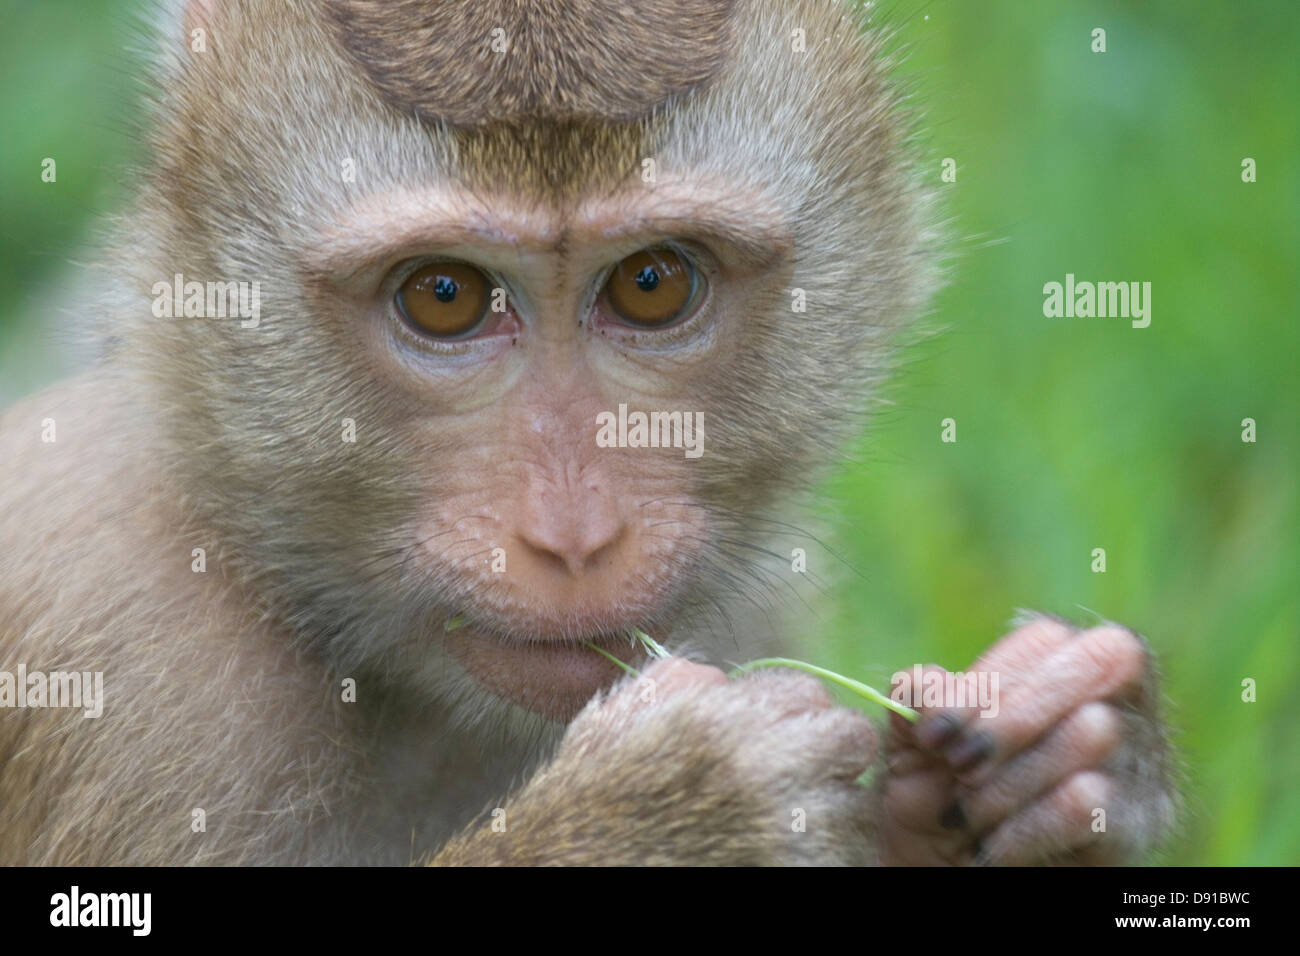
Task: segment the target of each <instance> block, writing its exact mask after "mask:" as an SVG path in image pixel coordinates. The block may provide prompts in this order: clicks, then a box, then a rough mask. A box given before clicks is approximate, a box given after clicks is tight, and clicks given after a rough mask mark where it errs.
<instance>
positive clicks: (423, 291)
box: [396, 262, 491, 339]
mask: <svg viewBox="0 0 1300 956" xmlns="http://www.w3.org/2000/svg"><path fill="white" fill-rule="evenodd" d="M490 286H491V283H490V282H489V281H488V277H487V276H485V275H484V274H483V273H482V272H480V271H479V270H478V269H475V268H474V267H473V266H471V265H466V264H465V263H463V262H435V263H432V264H430V265H427V266H423V267H421V268H419V269H417V270H416V271H415V272H413V273H411V275H410V276H409V277H408V278H407V280H406V281H405V282H403V283H402V287H401V288H400V289H398V290H397V296H396V302H397V308H398V310H399V311H400V312H401V313H402V317H403V318H404V319H406V322H407V324H408V325H410V326H411V327H412V328H413V329H415V330H416V331H417V332H422V333H424V334H425V335H431V336H433V337H434V338H439V339H455V338H461V337H463V336H466V335H468V334H469V333H470V332H473V331H474V330H475V329H476V328H478V326H479V324H480V323H481V322H482V321H483V316H484V315H485V314H486V313H487V306H488V298H489V288H490Z"/></svg>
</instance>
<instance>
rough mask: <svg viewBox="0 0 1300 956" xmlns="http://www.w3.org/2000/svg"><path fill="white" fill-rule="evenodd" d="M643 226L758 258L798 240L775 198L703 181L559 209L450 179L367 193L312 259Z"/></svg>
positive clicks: (357, 258) (318, 266) (379, 258)
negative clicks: (484, 193) (489, 195)
mask: <svg viewBox="0 0 1300 956" xmlns="http://www.w3.org/2000/svg"><path fill="white" fill-rule="evenodd" d="M636 235H645V236H648V237H657V238H681V239H696V240H700V241H704V242H708V241H709V240H713V241H716V242H721V243H725V244H726V245H727V246H729V247H730V248H731V249H733V250H735V252H736V253H737V254H738V255H739V256H740V257H741V258H742V259H744V260H745V261H746V263H747V264H749V265H753V266H758V265H762V264H764V263H767V262H769V261H774V260H777V259H780V258H781V257H783V256H784V255H786V254H788V253H789V252H790V251H791V249H792V239H791V236H790V230H789V228H788V226H787V224H786V218H785V215H784V211H783V210H782V209H780V207H779V206H778V205H777V204H776V203H774V202H773V201H771V200H770V199H767V198H766V197H759V196H756V195H752V194H745V193H741V192H738V191H737V190H736V189H735V187H734V186H733V185H728V186H727V187H726V188H725V189H714V188H709V187H701V186H700V185H699V184H698V183H692V184H685V183H664V184H661V185H657V186H655V187H654V189H653V190H646V191H643V192H630V193H624V194H621V195H617V196H613V197H608V198H604V199H600V200H593V201H589V202H587V203H584V204H583V205H581V206H580V207H578V208H577V209H576V210H574V211H573V212H572V213H570V214H568V215H564V214H562V213H561V212H560V211H559V210H555V209H548V208H544V207H543V208H538V207H529V206H525V205H512V204H511V203H510V202H508V201H503V202H501V203H493V204H492V205H488V204H487V203H486V202H484V201H482V200H481V199H480V200H478V201H471V200H469V199H468V198H467V196H466V194H465V193H464V192H463V191H461V192H456V191H453V190H451V189H450V188H433V189H425V190H399V191H391V192H385V193H376V194H372V195H370V196H368V197H365V198H364V199H362V200H361V201H360V202H358V203H357V204H356V205H354V206H352V207H350V208H349V209H347V210H346V211H345V212H344V213H343V214H342V215H341V216H339V217H338V218H336V219H335V220H334V221H333V222H331V223H330V224H329V225H328V226H327V227H326V228H325V229H324V230H322V231H321V232H320V233H319V234H318V238H317V241H315V242H314V243H312V245H311V246H310V247H309V248H308V249H307V250H306V254H305V258H306V259H307V264H308V265H309V266H310V267H311V268H312V269H313V270H314V271H317V272H319V273H322V274H333V275H355V274H356V273H358V272H360V271H362V270H363V269H365V268H366V267H367V266H373V265H376V264H378V263H381V262H383V261H385V260H391V259H393V258H394V257H397V256H400V255H401V253H402V251H403V250H414V249H418V248H437V247H448V246H456V245H484V244H487V245H496V246H501V247H503V248H505V249H518V248H519V247H520V246H537V247H554V246H555V245H557V244H558V243H559V242H560V241H561V240H562V239H563V241H564V242H565V243H567V244H573V243H580V242H599V241H610V240H618V239H622V238H625V237H631V236H636Z"/></svg>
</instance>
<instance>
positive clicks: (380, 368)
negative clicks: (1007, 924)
mask: <svg viewBox="0 0 1300 956" xmlns="http://www.w3.org/2000/svg"><path fill="white" fill-rule="evenodd" d="M164 20H165V24H166V25H165V27H164V32H165V35H164V37H163V40H162V41H161V43H160V46H162V47H163V48H165V49H166V53H165V55H164V56H163V62H162V63H161V64H160V65H159V66H158V67H157V68H156V72H155V93H154V94H153V100H154V101H153V103H152V104H151V111H150V119H149V131H148V133H147V134H146V135H147V139H146V142H147V150H146V157H147V158H146V160H145V162H144V164H143V167H142V168H141V169H140V170H139V171H138V174H137V176H136V182H135V184H134V198H133V199H132V200H131V203H130V205H129V206H128V207H127V209H126V211H125V212H124V213H123V214H122V215H121V216H120V217H119V218H118V219H117V220H116V221H115V225H114V226H113V227H112V229H113V231H112V238H111V241H110V252H109V253H108V254H107V255H106V256H105V258H104V263H103V265H102V266H101V267H99V268H98V269H97V270H96V272H95V281H96V284H97V287H98V290H99V297H98V299H97V304H96V305H95V306H94V307H93V308H88V309H87V310H86V315H85V323H84V324H85V328H82V329H79V330H77V332H78V334H79V335H84V336H86V337H89V338H93V340H94V341H95V342H96V343H97V346H96V347H97V350H98V356H99V357H98V358H97V360H96V361H95V362H94V363H93V364H92V366H91V367H90V368H88V369H87V370H86V371H84V372H83V373H81V374H80V375H78V376H76V377H74V378H72V379H69V380H65V381H63V382H60V383H56V384H54V385H53V386H51V387H49V388H47V389H46V390H44V391H42V392H38V393H36V394H35V395H32V396H29V397H27V398H24V399H22V400H20V401H19V402H17V403H16V404H14V405H12V406H11V407H10V408H8V409H7V410H6V411H5V412H4V414H3V417H2V418H0V469H3V480H0V667H5V668H6V669H8V670H10V671H11V672H12V671H13V670H14V667H16V666H17V665H18V664H23V665H24V666H25V667H26V668H27V670H28V671H32V672H34V671H42V672H45V673H58V672H78V673H80V672H96V673H102V674H103V695H102V696H103V700H102V714H101V715H100V716H98V717H97V718H93V719H88V718H86V717H85V716H84V715H83V714H82V713H81V712H79V711H76V710H71V709H68V708H59V707H53V706H46V707H41V706H27V707H15V706H13V703H12V701H5V700H0V702H2V703H6V707H5V708H4V713H3V715H0V807H3V813H2V814H0V862H3V863H6V864H38V865H43V864H77V865H164V864H205V865H207V864H211V865H250V864H294V865H333V864H365V865H396V864H403V865H405V864H411V863H432V864H434V865H531V864H629V865H712V864H721V865H738V864H739V865H743V864H755V865H766V864H846V865H866V864H887V865H888V864H906V865H982V864H1022V863H1031V864H1054V863H1114V862H1123V861H1129V860H1133V859H1138V858H1141V855H1142V854H1144V853H1146V852H1147V851H1149V850H1150V849H1151V848H1152V847H1154V846H1157V845H1158V844H1159V842H1160V841H1161V839H1162V838H1163V837H1164V835H1165V834H1166V833H1167V832H1168V831H1169V829H1170V827H1171V826H1172V824H1173V821H1174V819H1175V817H1176V815H1177V814H1176V806H1177V796H1176V792H1175V788H1174V786H1173V785H1172V783H1171V782H1170V778H1171V773H1170V769H1169V767H1170V757H1169V748H1168V746H1167V744H1166V743H1165V738H1166V735H1165V733H1164V732H1163V729H1162V727H1163V724H1162V719H1161V717H1160V699H1159V698H1160V690H1159V682H1158V678H1157V676H1156V666H1155V661H1154V657H1153V654H1152V652H1151V650H1150V646H1149V645H1148V643H1147V642H1146V641H1145V639H1143V638H1141V637H1140V636H1139V635H1137V634H1136V633H1135V632H1133V631H1132V630H1130V629H1128V628H1125V627H1122V626H1119V625H1114V624H1109V623H1107V624H1102V625H1099V626H1096V627H1091V628H1079V627H1075V626H1073V625H1071V624H1069V623H1068V622H1065V621H1061V620H1057V619H1055V618H1051V617H1047V616H1042V615H1038V616H1031V617H1027V618H1025V619H1024V620H1022V621H1020V622H1018V623H1017V625H1016V626H1015V627H1014V628H1013V629H1012V631H1011V633H1010V634H1009V635H1007V636H1006V637H1004V638H1003V639H1002V640H1000V641H998V642H997V643H995V644H994V645H993V646H992V647H991V648H990V649H989V650H988V651H987V652H986V654H985V655H984V656H983V657H981V658H980V660H979V661H977V662H976V664H975V665H974V666H973V668H972V670H973V671H978V672H983V673H992V674H997V675H999V677H1000V679H1001V682H1000V686H1001V688H1002V699H1001V704H1000V707H999V710H998V713H997V715H996V716H993V717H991V719H984V718H985V716H986V715H981V714H979V713H977V712H975V711H973V710H972V709H971V708H970V707H963V706H958V705H957V704H956V703H954V702H951V701H944V702H935V703H924V705H923V706H919V708H918V709H919V710H920V711H921V719H920V720H919V722H917V723H916V724H910V723H908V722H906V721H904V720H902V719H901V718H892V717H891V719H890V723H889V725H888V726H886V727H876V726H875V725H874V724H873V722H872V721H871V720H870V719H868V718H867V717H865V716H864V715H862V714H861V713H859V712H858V711H856V710H853V709H851V708H846V707H844V706H841V705H838V704H836V703H835V702H834V701H833V699H832V698H831V697H830V696H829V694H828V692H827V691H826V689H825V688H824V687H823V686H822V685H821V684H820V683H819V682H818V681H816V680H815V679H814V678H811V677H809V676H807V675H801V674H795V673H793V672H789V671H781V670H771V671H764V672H761V673H756V674H753V675H750V676H745V677H740V678H735V679H730V678H729V677H728V676H727V674H726V673H725V672H724V671H723V670H722V669H721V666H720V665H723V664H725V663H726V662H728V661H730V660H735V659H736V658H737V657H738V656H739V657H740V658H742V659H743V657H744V656H746V655H747V654H749V653H751V652H754V651H755V650H757V649H758V648H759V647H760V645H761V644H762V642H763V641H764V640H767V639H768V638H766V637H763V636H761V633H760V632H759V630H758V629H755V631H754V635H755V636H753V637H752V638H751V636H750V630H749V629H748V627H747V626H745V625H744V624H743V622H744V621H745V620H746V615H751V614H753V612H752V610H751V605H752V604H753V603H754V596H755V592H756V591H759V592H760V593H762V589H763V588H765V587H767V586H768V585H769V584H770V581H769V580H768V578H766V577H765V576H764V574H763V573H762V572H760V571H757V570H756V562H757V560H758V558H759V557H761V556H763V555H765V554H767V553H768V550H767V549H768V542H770V541H771V540H772V537H773V535H774V534H776V533H779V532H780V531H781V530H782V529H784V528H785V527H786V526H785V525H783V524H782V523H781V522H782V520H783V519H782V516H783V515H785V514H787V513H788V512H789V509H791V508H794V507H797V506H798V503H799V502H800V501H801V500H804V499H805V497H806V495H807V494H808V493H809V491H810V490H811V489H812V488H813V487H814V486H815V484H816V482H817V481H818V480H819V476H821V475H823V474H824V473H825V472H826V470H827V469H828V468H829V467H830V466H831V465H832V464H833V462H834V461H835V460H836V457H837V455H838V454H839V449H841V448H842V447H843V445H844V443H845V442H847V441H848V440H849V439H850V438H852V437H853V436H854V435H856V434H858V433H859V432H860V430H861V429H862V428H864V427H867V425H868V424H869V417H870V415H869V412H870V408H871V405H872V401H873V399H874V396H876V395H877V394H878V391H879V388H880V386H881V384H882V382H883V380H884V378H885V377H886V375H887V374H888V372H889V371H890V368H891V365H892V364H893V363H894V361H895V359H894V356H895V352H896V348H897V343H898V341H899V335H900V334H901V333H902V332H903V331H905V330H906V328H907V326H908V323H909V322H911V321H913V320H914V319H915V318H916V317H917V316H918V315H919V314H920V313H921V311H922V310H923V309H924V307H925V305H926V303H927V302H928V300H929V298H930V296H931V295H932V294H933V292H934V290H935V289H936V288H937V286H938V285H939V283H940V281H941V271H940V267H939V265H938V263H939V262H940V260H941V256H942V248H943V241H944V240H943V233H942V230H941V229H940V228H939V227H938V226H937V225H936V223H937V221H938V219H939V217H938V215H937V213H936V203H935V199H934V196H933V192H932V190H931V189H930V187H929V186H928V185H927V183H926V180H925V178H924V177H923V176H922V175H921V173H920V171H919V163H918V160H917V157H916V148H915V145H914V137H913V135H912V131H913V124H914V123H915V122H916V119H915V117H914V115H913V107H912V106H910V105H909V103H908V101H907V99H906V98H905V97H904V96H903V95H902V93H900V91H899V87H898V85H897V81H896V80H894V79H893V78H892V74H893V70H892V64H891V58H890V55H889V53H888V50H889V49H890V46H889V43H890V40H889V37H888V34H887V33H886V32H885V31H883V30H882V29H880V28H879V27H878V26H875V25H873V24H870V23H868V22H867V17H866V16H865V15H864V13H863V12H862V10H861V9H859V8H857V7H854V6H851V5H849V4H846V3H841V2H838V0H673V2H669V0H642V2H641V3H638V4H636V5H634V6H629V5H626V4H622V3H619V2H615V0H586V2H582V3H578V2H567V0H484V2H475V3H468V2H466V3H461V2H453V0H387V2H381V0H191V2H188V3H185V4H184V5H183V9H182V10H179V11H178V12H177V15H176V16H175V17H171V18H164ZM796 303H799V304H798V305H797V306H796ZM621 407H625V408H626V409H628V410H630V413H628V415H627V421H629V422H630V421H631V420H632V415H633V414H635V413H637V412H642V413H644V412H658V413H664V414H665V415H667V416H668V417H667V418H662V419H659V420H658V421H659V425H658V426H656V427H657V428H658V431H657V432H656V434H657V435H658V436H659V437H662V438H665V440H664V441H660V442H658V446H657V447H656V446H655V444H654V443H648V444H649V447H645V443H643V444H640V445H638V444H637V443H634V442H633V441H632V440H631V438H630V437H628V438H627V440H626V441H616V442H614V443H613V444H612V445H611V444H610V443H607V442H598V441H597V422H598V421H600V420H601V416H602V415H609V416H615V417H617V418H620V419H621V418H622V417H623V412H622V411H621V410H620V409H621ZM674 413H681V418H680V419H674V418H672V417H671V416H672V414H674ZM695 416H699V417H698V418H697V417H695ZM679 420H680V421H682V422H686V421H692V422H695V421H698V422H702V426H701V428H700V430H699V433H698V434H696V435H695V436H694V437H695V439H696V440H697V445H698V449H699V451H700V454H699V455H698V456H694V457H692V456H691V455H688V454H685V453H684V451H683V449H682V448H681V447H680V445H681V442H678V441H677V439H679V438H681V437H682V435H680V434H678V432H677V431H676V430H675V429H676V422H677V421H679ZM665 422H667V423H668V424H664V423H665ZM683 430H684V429H683ZM643 437H644V436H643ZM675 443H676V444H675ZM737 623H740V626H737ZM633 629H640V630H643V631H645V632H648V633H650V634H652V635H655V637H656V638H657V639H658V640H659V641H661V642H663V643H664V644H665V645H666V646H668V647H670V648H675V649H679V650H681V651H683V652H682V653H678V654H676V655H674V656H671V657H669V658H668V659H666V660H651V659H650V658H648V657H647V656H646V654H645V653H644V652H643V651H641V650H639V649H638V646H637V645H636V644H634V643H633V642H631V641H630V640H628V638H627V636H626V635H627V634H628V633H629V632H630V631H632V630H633ZM774 630H780V627H774ZM771 639H772V640H773V641H777V640H780V641H782V642H785V638H784V637H782V636H781V635H776V636H773V637H772V638H771ZM610 658H615V659H617V660H618V661H619V662H621V663H622V664H623V665H624V666H626V667H629V668H631V669H632V670H633V671H634V672H635V673H634V674H632V675H624V674H623V672H622V671H621V670H620V669H619V666H618V664H617V663H616V662H615V661H614V660H611V659H610ZM11 664H12V665H14V666H13V667H10V666H9V665H11ZM926 673H942V671H941V669H937V668H934V667H931V669H930V670H929V671H927V672H926ZM12 689H13V688H12V685H11V687H10V690H12ZM3 693H4V685H3V684H2V683H0V694H3ZM868 776H870V777H871V779H870V780H868V779H867V777H868ZM1099 812H1104V816H1105V819H1106V821H1107V823H1106V826H1105V827H1104V828H1101V829H1099V828H1098V827H1097V826H1095V825H1094V824H1095V822H1096V820H1097V819H1098V814H1099ZM792 820H802V821H803V823H802V824H800V825H793V824H792Z"/></svg>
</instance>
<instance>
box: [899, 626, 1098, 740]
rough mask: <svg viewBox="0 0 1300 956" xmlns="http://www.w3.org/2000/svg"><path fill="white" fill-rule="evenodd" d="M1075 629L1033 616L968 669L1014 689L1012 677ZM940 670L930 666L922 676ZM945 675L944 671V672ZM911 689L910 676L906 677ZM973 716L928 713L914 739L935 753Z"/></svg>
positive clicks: (958, 712) (965, 728)
mask: <svg viewBox="0 0 1300 956" xmlns="http://www.w3.org/2000/svg"><path fill="white" fill-rule="evenodd" d="M1073 634H1074V628H1072V627H1071V626H1070V625H1069V624H1066V623H1065V622H1063V621H1058V620H1057V619H1055V618H1052V617H1046V616H1035V617H1034V618H1033V619H1032V620H1030V621H1028V622H1026V623H1024V624H1022V625H1021V626H1020V627H1018V628H1016V629H1015V630H1014V631H1012V632H1011V633H1010V634H1008V635H1007V636H1006V637H1004V638H1003V639H1002V640H1000V641H998V642H997V643H996V644H994V645H993V647H992V648H990V649H989V650H988V652H987V653H985V654H984V655H983V656H982V657H980V658H979V659H978V660H977V661H975V663H974V664H972V665H971V667H970V672H973V673H979V672H981V671H983V672H989V673H994V674H998V675H999V676H1000V677H1005V678H1006V680H1005V681H999V684H1000V686H1001V687H1003V688H1009V687H1011V686H1014V681H1015V675H1018V674H1022V673H1027V672H1032V670H1033V669H1034V668H1035V667H1036V666H1037V665H1038V664H1040V663H1041V662H1042V660H1043V659H1044V658H1046V657H1049V656H1050V655H1051V654H1053V653H1054V652H1055V651H1056V650H1057V649H1058V648H1060V647H1062V646H1064V645H1065V644H1067V643H1068V642H1069V640H1070V638H1071V636H1072V635H1073ZM931 669H935V670H939V671H941V672H942V671H943V668H937V667H934V665H929V666H927V667H926V668H925V670H924V673H927V674H928V672H929V671H930V670H931ZM945 673H946V672H945ZM905 676H906V678H907V680H908V685H909V689H910V678H911V674H910V673H908V674H906V675H905ZM975 714H976V710H975V709H974V708H966V709H964V710H958V709H956V708H944V709H941V710H931V711H930V712H929V713H928V714H927V715H926V716H925V717H923V718H922V720H921V721H920V722H919V724H918V726H917V729H916V740H917V742H918V743H919V744H920V745H921V746H922V747H924V748H926V749H930V750H934V749H938V748H940V747H944V746H946V745H949V744H951V743H953V742H955V741H956V740H957V739H958V738H959V737H960V736H961V735H962V734H963V733H966V732H968V731H969V730H970V729H971V728H972V726H973V724H972V721H973V718H974V716H975Z"/></svg>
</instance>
